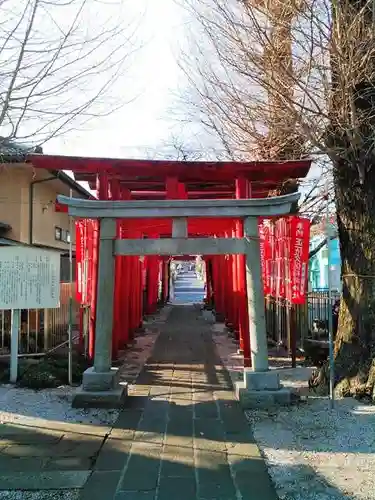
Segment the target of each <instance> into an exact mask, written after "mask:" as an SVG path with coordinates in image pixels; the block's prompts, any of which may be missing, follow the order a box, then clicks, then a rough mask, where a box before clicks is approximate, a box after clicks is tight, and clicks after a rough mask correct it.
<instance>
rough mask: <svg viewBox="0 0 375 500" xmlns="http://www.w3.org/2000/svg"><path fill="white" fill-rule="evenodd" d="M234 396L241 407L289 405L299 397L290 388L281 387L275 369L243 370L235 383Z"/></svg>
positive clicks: (264, 407) (263, 407)
mask: <svg viewBox="0 0 375 500" xmlns="http://www.w3.org/2000/svg"><path fill="white" fill-rule="evenodd" d="M235 391H236V397H237V399H238V400H239V402H240V404H241V406H242V408H243V409H245V410H247V409H251V408H262V409H267V408H272V407H274V406H278V405H282V406H283V405H284V406H285V405H290V404H292V403H294V402H296V401H297V400H298V399H299V398H298V395H297V394H296V393H294V392H293V391H292V390H291V389H289V388H286V387H282V385H281V384H280V377H279V374H278V372H277V371H273V370H271V371H267V372H253V371H251V370H246V369H245V371H244V378H243V381H239V382H236V383H235Z"/></svg>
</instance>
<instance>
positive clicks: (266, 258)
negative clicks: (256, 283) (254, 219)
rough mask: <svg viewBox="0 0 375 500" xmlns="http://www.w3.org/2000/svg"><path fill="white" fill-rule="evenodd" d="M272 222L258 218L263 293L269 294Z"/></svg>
mask: <svg viewBox="0 0 375 500" xmlns="http://www.w3.org/2000/svg"><path fill="white" fill-rule="evenodd" d="M271 226H273V223H272V221H271V220H270V219H264V218H262V219H260V220H259V235H260V258H261V262H262V271H263V286H264V294H265V295H270V294H271V290H272V289H271V286H272V283H271V279H272V271H273V269H272V243H273V239H272V237H271V232H272V227H271Z"/></svg>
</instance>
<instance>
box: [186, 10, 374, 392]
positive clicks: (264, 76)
mask: <svg viewBox="0 0 375 500" xmlns="http://www.w3.org/2000/svg"><path fill="white" fill-rule="evenodd" d="M190 6H191V8H192V10H193V11H194V15H195V17H196V19H198V20H199V29H200V32H201V34H202V35H204V36H205V40H206V41H208V45H207V44H206V45H205V44H202V43H201V44H200V45H199V47H197V46H196V47H195V51H193V55H192V56H190V57H189V58H188V59H189V62H190V66H189V71H188V72H187V74H188V75H189V78H190V82H191V84H192V86H193V88H194V91H195V95H196V98H195V100H194V104H195V106H196V109H197V110H198V112H199V113H200V115H201V116H202V117H203V121H205V123H206V124H207V126H209V127H211V128H212V129H214V130H215V131H216V132H217V133H218V134H219V135H220V136H221V138H222V141H223V143H224V144H226V145H227V146H228V151H232V152H235V151H239V152H240V154H243V155H247V156H248V157H251V158H254V157H255V158H262V159H264V158H275V159H280V160H283V159H286V158H291V157H293V158H296V157H302V156H304V155H306V154H310V155H315V157H316V158H318V159H319V158H323V159H327V160H328V162H329V165H330V167H331V171H332V175H333V181H332V187H333V189H334V194H335V203H336V208H337V223H338V233H339V238H340V245H341V257H342V277H343V300H342V301H341V303H342V307H341V310H340V319H339V329H338V334H337V337H336V344H335V356H336V365H337V372H336V382H337V383H339V388H340V390H341V392H343V393H356V394H370V393H372V391H373V387H374V382H375V363H374V362H373V360H374V358H375V333H374V332H375V286H374V279H375V217H374V215H375V214H374V208H373V207H375V204H374V201H375V187H374V180H375V168H373V164H374V139H373V137H374V124H375V113H374V111H375V90H374V89H375V86H374V83H375V72H374V71H375V65H374V52H375V41H374V38H375V32H374V29H373V26H374V21H375V19H374V18H375V9H374V7H373V1H372V0H363V1H360V2H358V1H357V0H253V1H252V0H246V1H243V2H237V1H234V0H233V1H231V0H229V1H227V0H190ZM185 62H186V58H185ZM192 62H193V63H194V64H195V67H196V70H195V72H194V73H193V72H192V71H191V70H190V68H191V67H192ZM324 183H326V181H324ZM318 184H319V183H318ZM319 189H320V190H321V189H322V186H320V187H319ZM325 196H326V195H325V192H323V193H322V194H319V193H318V194H317V193H316V192H314V193H313V195H312V196H310V197H309V199H308V200H307V201H306V202H305V206H306V205H307V206H306V208H307V209H308V210H312V208H313V206H314V203H315V202H317V203H318V200H319V203H321V202H322V200H324V197H325ZM331 196H332V195H331ZM314 197H316V199H315V200H314ZM324 201H326V200H324ZM326 375H327V370H326V368H324V369H323V370H322V371H321V372H320V374H319V378H318V381H317V382H318V383H321V382H323V383H325V382H326V379H327V377H326Z"/></svg>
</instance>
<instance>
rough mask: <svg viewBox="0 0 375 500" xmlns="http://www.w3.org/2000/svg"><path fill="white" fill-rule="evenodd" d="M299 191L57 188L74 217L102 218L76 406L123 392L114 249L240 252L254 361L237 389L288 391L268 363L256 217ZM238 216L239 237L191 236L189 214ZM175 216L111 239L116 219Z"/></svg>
mask: <svg viewBox="0 0 375 500" xmlns="http://www.w3.org/2000/svg"><path fill="white" fill-rule="evenodd" d="M298 198H299V194H298V193H293V194H290V195H286V196H277V197H270V198H255V199H241V200H234V199H216V200H204V199H200V200H150V201H96V200H82V199H76V198H68V197H65V196H59V197H58V201H59V203H60V204H62V205H67V206H68V212H69V215H71V216H72V217H76V218H88V219H99V221H100V244H99V268H98V303H97V315H96V325H95V355H94V366H93V367H91V368H89V369H88V370H86V371H85V372H84V374H83V382H82V387H81V389H80V391H78V392H77V394H76V396H75V399H74V401H73V405H74V406H86V407H87V406H94V407H95V406H107V407H118V406H122V405H123V404H124V399H125V398H126V396H127V387H126V385H125V386H124V385H123V386H120V385H119V380H118V370H117V369H115V368H113V367H112V366H111V365H112V356H111V349H112V328H113V296H114V280H115V277H114V273H115V265H114V260H115V259H114V258H115V256H117V255H132V256H141V255H189V254H190V255H227V254H245V256H246V281H247V299H248V313H249V325H250V343H251V361H252V368H250V369H244V381H243V383H242V384H239V387H238V395H239V398H240V400H242V402H243V404H244V405H245V406H252V405H253V404H256V405H258V404H263V403H264V402H265V401H266V402H269V400H270V398H272V399H273V400H275V399H276V400H277V399H279V400H280V399H283V400H285V398H288V397H289V394H288V393H287V391H285V390H282V389H281V387H280V383H279V377H278V374H277V372H274V371H269V368H268V350H267V336H266V321H265V310H264V294H263V285H262V274H261V259H260V244H259V235H258V217H274V216H282V215H286V214H288V213H290V210H291V206H292V204H293V203H295V202H296V201H297V200H298ZM189 217H193V218H221V219H222V218H235V219H240V220H243V221H244V238H216V237H211V238H188V231H187V219H188V218H189ZM146 218H148V219H153V218H164V219H167V218H169V219H172V238H161V239H116V219H146Z"/></svg>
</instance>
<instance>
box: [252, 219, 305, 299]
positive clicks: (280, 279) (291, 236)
mask: <svg viewBox="0 0 375 500" xmlns="http://www.w3.org/2000/svg"><path fill="white" fill-rule="evenodd" d="M259 238H260V253H261V263H262V274H263V285H264V294H265V295H271V296H273V297H277V298H282V299H287V300H288V301H290V302H292V303H293V304H303V303H304V301H305V298H306V288H307V276H308V261H309V240H310V221H309V220H308V219H304V218H302V217H297V216H288V217H281V218H278V219H264V218H261V219H260V220H259Z"/></svg>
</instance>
